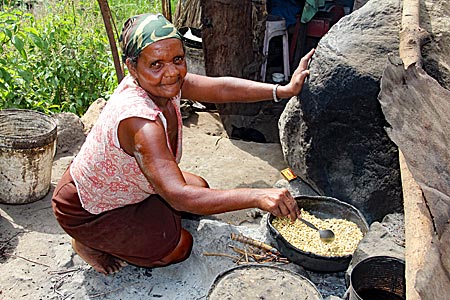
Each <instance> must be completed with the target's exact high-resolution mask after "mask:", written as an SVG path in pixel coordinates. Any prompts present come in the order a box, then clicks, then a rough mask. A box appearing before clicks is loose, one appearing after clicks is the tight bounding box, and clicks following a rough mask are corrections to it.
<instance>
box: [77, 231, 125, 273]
mask: <svg viewBox="0 0 450 300" xmlns="http://www.w3.org/2000/svg"><path fill="white" fill-rule="evenodd" d="M72 247H73V250H75V252H76V253H77V254H78V255H79V256H80V257H81V258H82V259H83V260H84V261H85V262H87V263H88V264H89V265H91V267H93V268H94V269H95V270H96V271H97V272H100V273H102V274H105V275H109V274H113V273H117V272H119V271H120V269H122V267H124V266H126V265H127V263H126V262H124V261H123V260H120V259H118V258H116V257H114V256H112V255H111V254H108V253H105V252H102V251H99V250H95V249H92V248H90V247H88V246H86V245H84V244H82V243H81V242H79V241H77V240H75V239H72Z"/></svg>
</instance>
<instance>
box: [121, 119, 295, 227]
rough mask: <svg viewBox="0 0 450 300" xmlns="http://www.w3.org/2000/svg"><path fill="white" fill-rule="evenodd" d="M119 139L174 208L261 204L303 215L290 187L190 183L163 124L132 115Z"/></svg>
mask: <svg viewBox="0 0 450 300" xmlns="http://www.w3.org/2000/svg"><path fill="white" fill-rule="evenodd" d="M119 141H120V145H121V147H122V148H123V149H124V151H125V152H127V153H128V154H130V155H132V156H134V157H135V158H136V161H137V162H138V164H139V167H140V168H141V170H142V171H143V173H144V175H145V176H146V177H147V179H148V180H149V182H151V183H152V185H153V186H154V188H155V189H156V192H157V193H158V194H159V195H160V196H161V197H163V198H164V199H165V200H166V201H167V202H168V203H169V204H170V205H171V206H172V207H173V208H175V209H176V210H179V211H186V212H191V213H196V214H216V213H222V212H226V211H233V210H238V209H244V208H252V207H257V208H260V209H263V210H265V211H268V212H270V213H272V214H274V215H275V216H290V218H291V219H292V220H295V219H296V218H297V217H299V216H300V210H299V208H298V206H297V203H296V201H295V200H294V199H293V197H292V196H291V194H290V193H289V192H288V191H287V190H286V189H250V188H249V189H233V190H214V189H209V188H202V187H198V186H193V185H188V184H187V183H186V181H185V179H184V177H183V174H182V172H181V170H180V169H179V167H178V164H177V163H176V161H175V160H174V158H173V155H172V154H171V153H170V150H169V148H168V147H167V142H166V136H165V131H164V127H163V124H162V122H161V121H160V120H157V121H149V120H146V119H142V118H129V119H126V120H123V121H122V122H121V123H120V125H119Z"/></svg>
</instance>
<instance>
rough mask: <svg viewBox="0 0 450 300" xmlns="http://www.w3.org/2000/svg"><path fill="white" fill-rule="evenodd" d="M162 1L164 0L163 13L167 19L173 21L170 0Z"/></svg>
mask: <svg viewBox="0 0 450 300" xmlns="http://www.w3.org/2000/svg"><path fill="white" fill-rule="evenodd" d="M161 1H162V13H163V15H164V17H166V19H167V20H169V22H172V10H171V7H170V0H161ZM179 1H181V0H179Z"/></svg>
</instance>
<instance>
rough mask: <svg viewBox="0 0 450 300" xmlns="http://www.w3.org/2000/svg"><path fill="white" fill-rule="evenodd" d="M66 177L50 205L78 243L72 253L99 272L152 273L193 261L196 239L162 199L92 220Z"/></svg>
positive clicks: (148, 200) (117, 210)
mask: <svg viewBox="0 0 450 300" xmlns="http://www.w3.org/2000/svg"><path fill="white" fill-rule="evenodd" d="M63 177H64V180H63V179H62V180H61V181H60V183H59V184H58V186H57V187H56V189H55V193H54V195H53V199H52V204H53V210H54V213H55V216H56V218H57V220H58V222H59V223H60V225H61V227H62V228H63V229H64V230H65V231H66V232H67V233H68V234H69V235H70V236H71V237H72V238H73V239H74V240H75V241H74V242H73V247H74V250H75V251H76V252H77V253H78V254H79V255H80V257H82V258H83V259H84V260H85V261H86V262H87V263H88V264H90V265H91V266H92V267H93V268H94V269H95V270H97V271H99V272H101V273H104V274H109V273H112V272H115V271H118V270H119V269H120V267H121V266H122V265H123V261H126V262H129V263H131V264H133V265H137V266H143V267H153V266H162V265H167V264H171V263H176V262H180V261H183V260H185V259H186V258H187V257H188V256H189V254H190V251H191V248H192V237H191V235H190V234H189V233H188V232H187V231H186V230H184V229H182V228H181V218H180V214H179V212H177V211H175V210H174V209H172V208H171V207H170V206H169V205H168V204H167V203H166V202H165V201H164V200H163V199H162V198H161V197H159V196H157V195H152V196H150V197H149V198H148V199H146V200H144V201H142V202H140V203H137V204H132V205H127V206H125V207H121V208H118V209H114V210H112V211H108V212H105V213H102V214H100V215H93V214H90V213H89V212H87V211H86V210H84V209H83V208H82V207H81V203H80V201H79V198H78V194H77V190H76V187H75V185H74V183H73V181H72V178H71V177H70V174H69V173H66V174H65V175H63Z"/></svg>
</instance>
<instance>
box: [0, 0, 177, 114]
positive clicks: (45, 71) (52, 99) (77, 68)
mask: <svg viewBox="0 0 450 300" xmlns="http://www.w3.org/2000/svg"><path fill="white" fill-rule="evenodd" d="M51 2H52V3H48V1H45V0H44V2H36V7H33V10H32V11H29V9H30V7H28V6H25V5H18V6H17V3H21V4H23V1H19V2H17V1H9V2H7V1H4V2H2V6H1V7H0V46H1V47H2V52H1V53H0V109H2V108H13V107H14V108H26V109H34V110H39V111H42V112H45V113H52V112H62V111H67V112H73V113H76V114H77V115H79V116H81V115H83V114H84V112H85V111H86V110H87V108H88V107H89V105H90V104H91V103H92V102H93V101H95V100H96V99H98V98H105V99H108V98H109V96H110V95H111V93H112V92H113V90H114V88H115V87H116V86H117V79H116V74H115V69H114V65H113V59H112V55H111V51H110V48H109V42H108V39H107V35H106V31H105V28H104V24H103V20H102V17H101V13H100V9H99V6H98V3H97V2H96V1H83V0H72V1H51ZM11 3H13V4H14V5H15V6H14V5H13V4H11ZM172 3H173V4H172V8H173V9H174V7H175V6H176V1H172ZM109 4H110V8H111V12H112V15H113V18H114V20H115V24H116V26H117V30H120V29H121V27H122V24H123V23H124V21H125V20H126V19H127V18H128V17H130V16H132V15H136V14H140V13H145V12H159V11H161V1H156V0H155V1H144V0H139V1H131V0H113V1H110V3H109ZM31 12H33V13H31Z"/></svg>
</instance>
